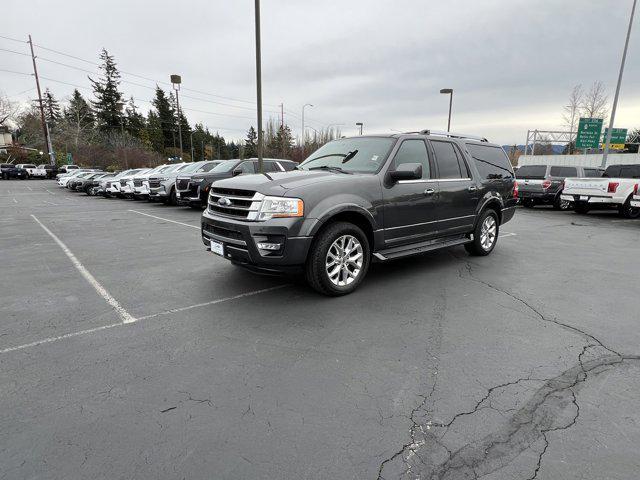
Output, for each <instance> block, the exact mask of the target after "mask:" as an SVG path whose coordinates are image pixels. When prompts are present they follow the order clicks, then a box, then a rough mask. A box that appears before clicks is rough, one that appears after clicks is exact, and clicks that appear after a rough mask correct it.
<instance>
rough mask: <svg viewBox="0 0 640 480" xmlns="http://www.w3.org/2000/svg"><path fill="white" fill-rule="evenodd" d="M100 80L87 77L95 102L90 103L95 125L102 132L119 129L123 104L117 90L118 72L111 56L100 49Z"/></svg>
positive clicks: (118, 83) (118, 82)
mask: <svg viewBox="0 0 640 480" xmlns="http://www.w3.org/2000/svg"><path fill="white" fill-rule="evenodd" d="M100 60H102V64H101V65H100V70H101V73H100V78H98V80H93V79H92V78H91V77H89V80H90V81H91V84H92V85H93V95H94V97H95V100H93V101H92V104H93V108H94V110H95V115H96V123H97V126H98V128H100V129H101V130H103V131H113V129H114V128H116V127H117V128H120V126H121V124H122V123H121V122H122V121H123V118H122V114H121V112H120V105H121V104H122V103H123V96H122V93H121V92H120V91H119V90H118V87H119V85H120V72H119V71H118V68H117V67H116V62H115V60H114V58H113V56H111V55H109V53H108V52H107V50H105V49H104V48H103V49H102V53H101V54H100Z"/></svg>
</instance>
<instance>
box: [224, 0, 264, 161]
mask: <svg viewBox="0 0 640 480" xmlns="http://www.w3.org/2000/svg"><path fill="white" fill-rule="evenodd" d="M255 23H256V96H257V99H256V100H257V102H256V103H257V105H258V171H259V173H264V169H263V167H262V142H263V140H262V58H261V53H260V0H255ZM218 156H220V154H218Z"/></svg>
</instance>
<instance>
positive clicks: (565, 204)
mask: <svg viewBox="0 0 640 480" xmlns="http://www.w3.org/2000/svg"><path fill="white" fill-rule="evenodd" d="M570 208H571V202H570V201H569V200H563V199H562V197H561V196H560V195H558V196H557V197H556V199H555V200H554V202H553V209H554V210H562V211H564V210H569V209H570Z"/></svg>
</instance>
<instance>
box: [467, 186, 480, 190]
mask: <svg viewBox="0 0 640 480" xmlns="http://www.w3.org/2000/svg"><path fill="white" fill-rule="evenodd" d="M467 190H469V191H470V192H475V191H476V190H478V187H476V186H475V185H471V186H470V187H469V188H467Z"/></svg>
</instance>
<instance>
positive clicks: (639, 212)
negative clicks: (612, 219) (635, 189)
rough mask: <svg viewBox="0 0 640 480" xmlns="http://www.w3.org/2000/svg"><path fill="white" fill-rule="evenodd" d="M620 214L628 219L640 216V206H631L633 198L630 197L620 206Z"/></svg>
mask: <svg viewBox="0 0 640 480" xmlns="http://www.w3.org/2000/svg"><path fill="white" fill-rule="evenodd" d="M619 213H620V216H621V217H623V218H628V219H636V218H640V208H636V207H632V206H631V198H628V199H627V201H626V202H624V205H622V206H621V207H620V210H619Z"/></svg>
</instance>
